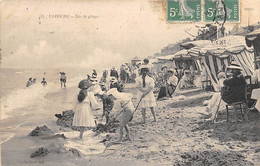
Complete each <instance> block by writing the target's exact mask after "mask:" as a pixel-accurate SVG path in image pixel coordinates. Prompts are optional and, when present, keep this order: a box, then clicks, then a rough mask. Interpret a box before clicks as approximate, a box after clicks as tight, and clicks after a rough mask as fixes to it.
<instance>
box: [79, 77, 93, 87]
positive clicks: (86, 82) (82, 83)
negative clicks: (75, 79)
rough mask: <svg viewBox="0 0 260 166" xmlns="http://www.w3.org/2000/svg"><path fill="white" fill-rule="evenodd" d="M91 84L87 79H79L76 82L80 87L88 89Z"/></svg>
mask: <svg viewBox="0 0 260 166" xmlns="http://www.w3.org/2000/svg"><path fill="white" fill-rule="evenodd" d="M90 86H91V82H90V81H89V80H87V79H84V80H81V81H80V82H79V84H78V88H80V89H88V88H89V87H90Z"/></svg>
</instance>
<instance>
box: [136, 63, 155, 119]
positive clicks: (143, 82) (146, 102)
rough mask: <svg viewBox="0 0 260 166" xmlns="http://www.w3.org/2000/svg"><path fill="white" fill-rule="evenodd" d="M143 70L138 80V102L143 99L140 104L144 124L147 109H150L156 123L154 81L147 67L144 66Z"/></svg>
mask: <svg viewBox="0 0 260 166" xmlns="http://www.w3.org/2000/svg"><path fill="white" fill-rule="evenodd" d="M140 68H141V76H139V77H137V78H136V89H137V90H138V93H137V96H138V97H137V101H139V100H140V99H141V98H142V101H141V102H140V108H142V116H143V123H145V119H146V118H145V116H146V108H150V109H151V112H152V115H153V118H154V122H156V116H155V112H154V107H155V106H156V100H155V97H154V94H153V88H154V79H153V78H152V77H150V76H149V75H148V72H149V69H148V67H147V66H145V65H143V66H141V67H140Z"/></svg>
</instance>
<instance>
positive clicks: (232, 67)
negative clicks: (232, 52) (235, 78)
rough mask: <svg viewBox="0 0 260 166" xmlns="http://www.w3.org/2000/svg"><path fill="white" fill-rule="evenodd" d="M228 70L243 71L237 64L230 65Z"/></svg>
mask: <svg viewBox="0 0 260 166" xmlns="http://www.w3.org/2000/svg"><path fill="white" fill-rule="evenodd" d="M227 69H236V70H242V69H241V67H240V66H239V65H238V64H236V63H231V65H229V66H228V67H227Z"/></svg>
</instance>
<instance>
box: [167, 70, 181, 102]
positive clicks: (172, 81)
mask: <svg viewBox="0 0 260 166" xmlns="http://www.w3.org/2000/svg"><path fill="white" fill-rule="evenodd" d="M167 73H168V77H167V79H166V85H167V92H168V95H169V96H170V97H172V94H173V93H174V91H175V89H176V87H177V85H178V78H177V77H176V76H175V74H174V70H173V69H169V70H168V72H167Z"/></svg>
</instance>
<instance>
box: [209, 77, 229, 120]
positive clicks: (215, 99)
mask: <svg viewBox="0 0 260 166" xmlns="http://www.w3.org/2000/svg"><path fill="white" fill-rule="evenodd" d="M225 78H226V74H225V73H224V72H220V73H219V74H218V80H219V82H218V91H216V92H215V93H214V94H213V96H212V97H211V99H210V100H209V101H208V105H207V107H206V111H207V112H209V113H210V115H211V116H210V118H209V119H207V120H210V121H212V122H214V121H213V120H214V118H215V116H216V113H217V111H218V109H219V107H220V106H225V102H222V101H221V89H222V88H223V87H224V84H223V82H224V80H225Z"/></svg>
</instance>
